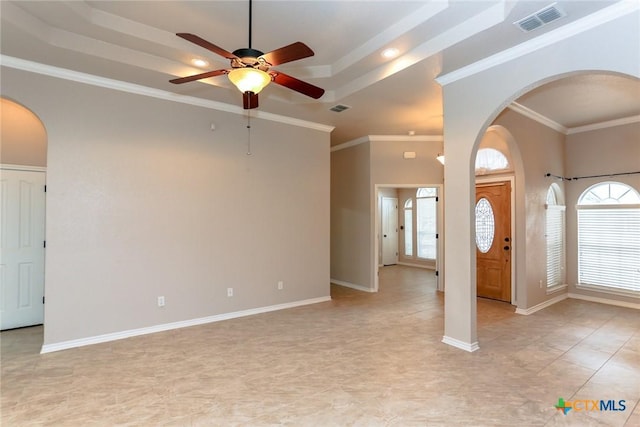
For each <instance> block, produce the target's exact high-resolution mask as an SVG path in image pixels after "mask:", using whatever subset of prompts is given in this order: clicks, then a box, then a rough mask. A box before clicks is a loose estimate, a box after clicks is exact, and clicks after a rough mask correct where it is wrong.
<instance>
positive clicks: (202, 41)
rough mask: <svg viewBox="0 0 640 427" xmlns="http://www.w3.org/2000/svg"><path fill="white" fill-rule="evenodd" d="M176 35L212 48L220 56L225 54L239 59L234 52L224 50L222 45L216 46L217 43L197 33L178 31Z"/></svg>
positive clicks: (227, 56) (230, 57)
mask: <svg viewBox="0 0 640 427" xmlns="http://www.w3.org/2000/svg"><path fill="white" fill-rule="evenodd" d="M176 36H178V37H182V38H183V39H185V40H188V41H190V42H191V43H194V44H197V45H198V46H200V47H203V48H205V49H207V50H210V51H211V52H213V53H217V54H218V55H220V56H224V57H225V58H227V59H237V58H238V57H237V56H235V55H234V54H233V53H231V52H229V51H226V50H224V49H223V48H221V47H218V46H216V45H215V44H213V43H211V42H208V41H206V40H205V39H203V38H201V37H198V36H196V35H195V34H190V33H177V34H176Z"/></svg>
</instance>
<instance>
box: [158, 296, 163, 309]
mask: <svg viewBox="0 0 640 427" xmlns="http://www.w3.org/2000/svg"><path fill="white" fill-rule="evenodd" d="M158 307H164V297H163V296H160V297H158Z"/></svg>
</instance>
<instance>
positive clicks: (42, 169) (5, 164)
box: [0, 163, 47, 172]
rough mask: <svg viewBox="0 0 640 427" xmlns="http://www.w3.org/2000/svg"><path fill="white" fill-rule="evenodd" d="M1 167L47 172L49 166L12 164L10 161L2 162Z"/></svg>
mask: <svg viewBox="0 0 640 427" xmlns="http://www.w3.org/2000/svg"><path fill="white" fill-rule="evenodd" d="M0 169H5V170H13V171H29V172H46V171H47V168H46V167H42V166H29V165H12V164H8V163H0Z"/></svg>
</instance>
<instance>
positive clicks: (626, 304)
mask: <svg viewBox="0 0 640 427" xmlns="http://www.w3.org/2000/svg"><path fill="white" fill-rule="evenodd" d="M568 295H569V298H574V299H581V300H584V301H591V302H599V303H601V304H609V305H615V306H618V307H626V308H635V309H636V310H640V303H635V302H627V301H618V300H614V299H608V298H600V297H592V296H589V295H582V294H575V293H572V292H569V294H568Z"/></svg>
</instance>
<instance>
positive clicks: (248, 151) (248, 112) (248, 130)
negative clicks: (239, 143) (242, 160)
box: [247, 110, 251, 156]
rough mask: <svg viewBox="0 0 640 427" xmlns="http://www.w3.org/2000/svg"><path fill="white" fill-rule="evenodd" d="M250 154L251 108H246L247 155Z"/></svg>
mask: <svg viewBox="0 0 640 427" xmlns="http://www.w3.org/2000/svg"><path fill="white" fill-rule="evenodd" d="M250 155H251V110H247V156H250Z"/></svg>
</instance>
